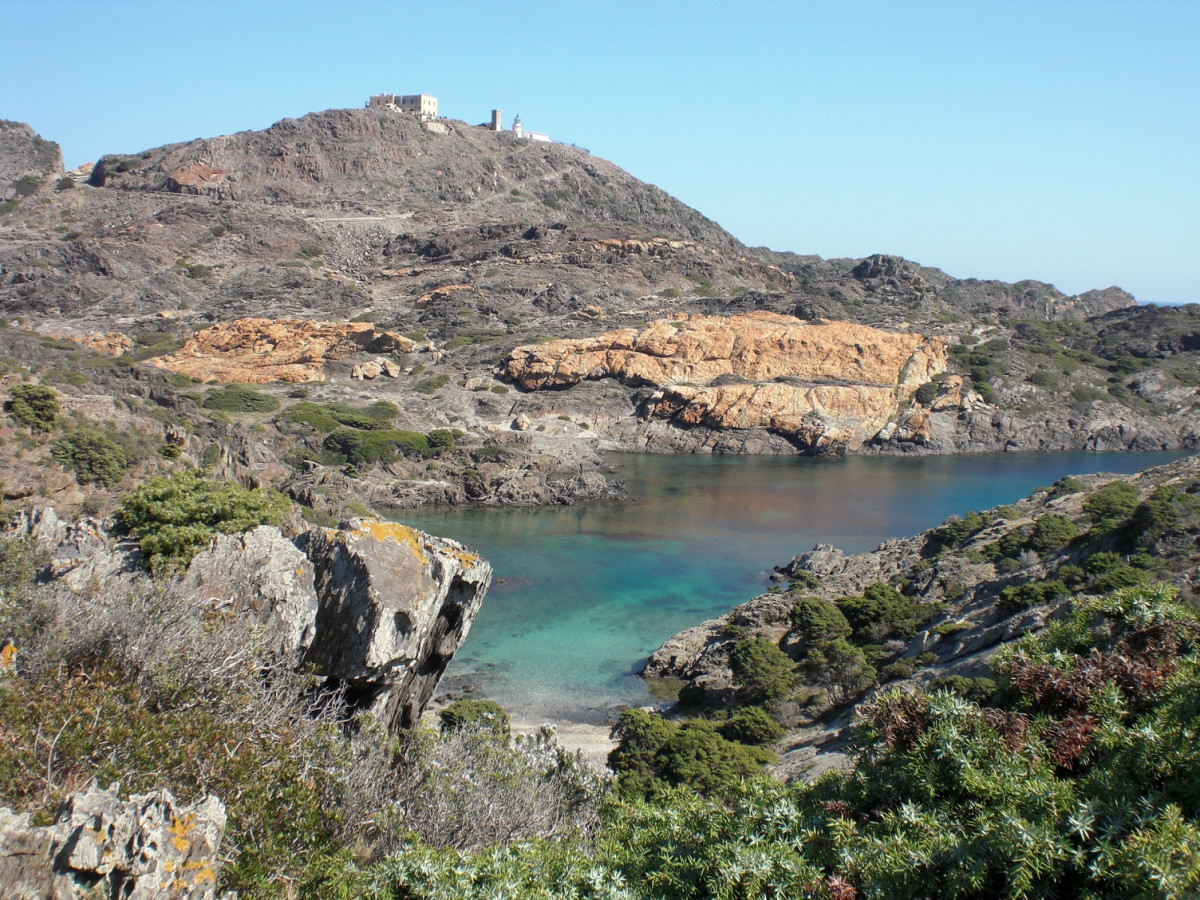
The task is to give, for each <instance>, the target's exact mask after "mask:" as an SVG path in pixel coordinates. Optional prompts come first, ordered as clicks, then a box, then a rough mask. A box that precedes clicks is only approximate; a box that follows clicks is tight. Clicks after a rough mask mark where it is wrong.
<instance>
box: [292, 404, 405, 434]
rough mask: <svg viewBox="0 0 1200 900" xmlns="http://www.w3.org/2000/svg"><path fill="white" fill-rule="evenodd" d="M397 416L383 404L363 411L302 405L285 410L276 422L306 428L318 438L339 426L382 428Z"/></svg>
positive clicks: (326, 405) (393, 409)
mask: <svg viewBox="0 0 1200 900" xmlns="http://www.w3.org/2000/svg"><path fill="white" fill-rule="evenodd" d="M377 407H379V408H378V409H377ZM388 407H390V410H389V409H388ZM398 412H399V410H397V409H396V407H395V406H394V405H393V404H391V403H387V401H380V402H379V403H376V404H373V405H372V406H370V407H368V408H367V409H355V408H354V407H352V406H349V405H348V404H345V403H311V402H307V401H306V402H303V403H296V404H293V405H292V406H289V407H288V408H287V409H285V410H284V411H283V412H282V413H280V414H279V418H280V419H282V420H284V421H286V422H296V423H299V424H301V425H309V426H311V427H312V428H314V429H316V430H317V431H318V432H320V433H321V434H328V433H329V432H331V431H336V430H337V428H338V427H339V426H344V427H346V428H360V429H365V430H371V429H376V428H386V427H387V423H388V422H389V421H390V420H391V419H392V418H393V417H394V416H395V415H396V413H398Z"/></svg>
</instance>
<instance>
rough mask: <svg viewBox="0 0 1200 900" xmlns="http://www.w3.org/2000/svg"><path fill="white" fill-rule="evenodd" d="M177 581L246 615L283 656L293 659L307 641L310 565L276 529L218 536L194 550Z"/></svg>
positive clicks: (313, 597) (311, 609)
mask: <svg viewBox="0 0 1200 900" xmlns="http://www.w3.org/2000/svg"><path fill="white" fill-rule="evenodd" d="M182 583H183V586H184V587H185V588H188V589H190V590H191V591H193V592H194V593H196V594H197V595H198V596H199V597H200V598H201V599H203V600H204V601H205V602H206V603H207V604H208V605H210V606H212V607H214V608H226V609H233V610H234V611H236V612H239V613H244V614H247V615H249V616H250V617H251V618H253V619H254V620H255V621H256V622H258V623H259V624H260V625H262V626H263V628H264V629H265V630H266V633H267V636H268V640H269V641H270V642H271V643H272V644H273V645H274V646H276V647H277V648H278V649H280V650H281V651H283V652H284V653H285V654H287V655H289V656H290V655H295V656H296V658H297V659H299V658H300V657H301V656H303V654H304V651H306V650H307V649H308V647H309V645H310V644H311V643H312V637H313V632H314V630H315V627H316V617H317V592H316V590H315V588H314V587H313V567H312V563H310V562H309V561H308V557H306V556H305V555H304V554H303V553H301V552H300V550H299V549H297V547H296V545H295V544H294V543H292V542H291V541H289V540H288V539H287V538H285V537H284V536H283V535H282V534H281V533H280V531H279V529H278V528H275V527H273V526H270V525H260V526H258V527H257V528H254V529H251V530H250V531H246V532H243V533H242V534H218V535H217V536H216V537H215V538H213V541H212V543H211V544H209V546H208V547H207V548H206V549H204V550H202V551H201V552H200V553H198V554H196V557H195V559H193V560H192V563H191V565H190V566H189V567H188V570H187V574H185V575H184V577H183V579H182Z"/></svg>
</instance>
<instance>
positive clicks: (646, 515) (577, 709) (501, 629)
mask: <svg viewBox="0 0 1200 900" xmlns="http://www.w3.org/2000/svg"><path fill="white" fill-rule="evenodd" d="M1181 455H1182V454H1179V453H1050V454H997V455H970V456H943V457H921V458H912V459H903V458H863V457H853V458H848V459H837V460H824V459H822V460H816V459H806V458H795V457H787V458H779V457H765V458H764V457H705V456H653V455H647V456H642V455H618V456H614V457H613V462H614V465H615V466H616V467H617V473H616V477H618V478H622V479H624V480H625V481H626V482H627V484H628V486H629V489H630V491H631V493H632V494H633V495H634V496H637V497H639V498H641V499H639V500H638V501H637V502H632V503H623V504H590V505H579V506H567V507H540V508H535V509H513V508H507V509H506V508H471V509H461V508H460V509H447V510H424V509H423V510H414V511H412V512H411V513H410V512H407V511H406V512H404V513H402V514H400V515H398V516H397V518H399V519H400V520H401V521H403V522H405V523H406V524H410V525H414V526H416V527H418V528H421V529H423V530H425V531H428V532H431V533H433V534H439V535H444V536H446V537H451V538H454V539H455V540H458V541H461V542H462V543H464V544H466V545H467V546H468V547H470V548H471V549H473V550H475V551H477V552H478V553H481V554H482V555H483V556H484V557H485V558H486V559H487V560H488V561H489V562H491V564H492V566H493V569H494V570H495V580H494V582H493V585H492V588H491V590H490V591H489V592H488V595H487V598H486V599H485V600H484V603H483V608H482V609H481V610H480V613H479V616H478V618H477V619H476V621H475V624H474V626H473V627H472V629H471V633H470V635H469V636H468V638H467V641H466V643H465V644H464V645H463V647H462V649H461V650H460V651H459V653H458V655H457V656H456V657H455V659H454V662H453V663H452V664H451V666H450V670H449V671H448V672H447V678H446V681H445V682H444V683H443V687H444V688H449V689H455V688H461V687H462V686H463V685H464V684H470V685H472V686H473V687H474V690H475V694H474V696H479V697H490V698H492V699H494V700H497V701H499V702H500V703H502V704H504V706H505V707H506V708H507V709H508V710H509V711H510V712H511V713H512V714H513V715H514V716H515V717H516V718H518V719H520V720H525V721H578V722H603V721H608V720H609V719H610V718H611V715H612V711H613V709H614V707H617V706H620V705H624V704H646V703H649V702H651V698H650V696H649V694H648V693H647V691H646V688H645V686H644V685H643V684H642V682H641V680H640V679H638V678H637V677H636V676H634V674H633V673H634V671H635V670H636V669H637V668H638V667H639V666H640V664H641V663H642V661H643V660H644V659H645V658H646V656H648V655H649V654H650V653H652V652H653V651H654V650H655V649H656V648H657V647H658V646H659V644H661V643H662V641H663V640H665V639H666V638H668V637H670V636H671V635H672V634H675V633H676V632H678V631H681V630H682V629H684V628H687V627H688V626H691V625H696V624H698V623H700V622H702V621H704V620H705V619H711V618H713V617H715V616H718V615H721V614H722V613H725V612H727V611H728V610H729V609H731V608H732V607H734V606H736V605H737V604H739V603H742V602H744V601H745V600H748V599H750V598H751V597H754V596H756V595H758V594H760V593H762V592H763V591H764V590H765V589H766V587H767V586H768V578H769V576H770V574H771V572H772V570H773V567H774V566H777V565H781V564H783V563H786V562H787V561H788V560H790V559H791V558H792V557H793V556H795V555H796V554H797V553H801V552H803V551H805V550H809V549H811V548H812V546H813V545H814V544H816V543H824V544H833V545H834V546H836V547H840V548H841V549H842V550H845V551H846V552H847V553H852V552H858V551H862V550H869V549H872V548H874V547H876V546H877V545H878V544H879V543H880V542H881V541H884V540H886V539H888V538H891V537H904V536H907V535H910V534H913V533H915V532H918V531H921V530H923V529H925V528H930V527H932V526H934V525H936V524H938V523H939V522H941V521H942V520H943V519H945V518H946V517H947V516H950V515H953V514H960V513H962V512H965V511H966V510H968V509H985V508H987V507H990V506H995V505H997V504H1001V503H1008V502H1012V501H1014V500H1017V499H1019V498H1021V497H1024V496H1026V495H1027V494H1028V493H1029V492H1030V491H1031V490H1033V489H1034V488H1036V487H1038V486H1041V485H1048V484H1050V483H1052V482H1053V481H1055V480H1056V479H1058V478H1061V477H1063V476H1064V475H1070V474H1081V473H1089V472H1101V471H1108V472H1121V473H1129V472H1136V471H1138V470H1139V469H1143V468H1146V467H1147V466H1151V465H1159V464H1161V463H1164V462H1168V461H1170V460H1172V459H1176V458H1178V457H1179V456H1181Z"/></svg>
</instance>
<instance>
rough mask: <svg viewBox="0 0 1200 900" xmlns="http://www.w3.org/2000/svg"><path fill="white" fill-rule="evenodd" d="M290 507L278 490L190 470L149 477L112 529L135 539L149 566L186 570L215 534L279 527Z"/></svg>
mask: <svg viewBox="0 0 1200 900" xmlns="http://www.w3.org/2000/svg"><path fill="white" fill-rule="evenodd" d="M291 505H292V504H291V501H290V500H288V498H287V497H285V496H283V495H282V494H280V493H277V492H276V491H265V490H262V489H257V488H256V489H254V490H248V489H246V488H243V487H240V486H238V485H236V484H232V483H230V482H223V481H213V480H211V479H208V478H203V477H201V476H200V475H199V474H198V473H196V472H195V471H192V470H188V471H184V472H179V473H176V474H174V475H171V476H169V477H166V478H151V479H149V480H148V481H147V482H146V483H145V484H143V485H141V486H140V487H139V488H138V489H137V490H135V491H133V492H132V493H130V494H127V495H126V496H125V497H123V498H122V499H121V506H120V509H118V510H117V513H116V517H115V525H114V532H115V533H116V534H118V535H125V536H129V537H132V538H134V539H135V540H137V542H138V546H139V547H140V548H141V550H142V555H143V561H144V563H145V565H146V567H147V568H148V569H149V570H150V571H151V572H152V573H155V574H159V573H162V572H169V571H175V570H178V569H183V568H186V567H187V565H188V563H190V562H191V561H192V557H193V556H195V555H196V554H197V553H198V552H199V551H200V550H201V549H203V548H204V546H205V545H206V544H208V542H209V541H210V540H211V539H212V536H213V535H214V534H216V533H217V532H220V533H221V534H237V533H239V532H242V531H248V530H250V529H251V528H255V527H256V526H258V525H278V524H279V522H280V521H281V520H282V519H283V517H284V516H285V515H286V514H287V512H288V510H289V509H290V508H291Z"/></svg>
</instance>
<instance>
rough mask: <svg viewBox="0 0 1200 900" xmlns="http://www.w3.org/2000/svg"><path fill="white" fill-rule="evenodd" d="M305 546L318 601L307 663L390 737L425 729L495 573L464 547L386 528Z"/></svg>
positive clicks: (321, 536)
mask: <svg viewBox="0 0 1200 900" xmlns="http://www.w3.org/2000/svg"><path fill="white" fill-rule="evenodd" d="M299 543H300V545H301V547H302V549H303V550H304V551H305V552H306V554H307V555H308V558H309V559H310V560H311V561H312V564H313V567H314V570H315V586H316V591H317V596H318V609H317V617H316V633H315V636H314V638H313V643H312V646H311V647H310V648H309V651H308V654H307V657H306V659H307V661H308V662H309V663H311V664H312V665H313V666H314V667H315V668H316V670H317V671H318V672H321V673H322V674H324V675H327V676H329V677H331V678H334V679H336V680H338V681H340V682H342V683H344V684H345V685H346V687H347V689H348V692H349V694H350V696H351V699H352V701H354V702H357V703H359V704H360V705H370V706H371V707H372V708H373V709H375V710H376V712H377V714H378V715H379V716H380V718H382V719H383V720H384V721H385V722H386V723H387V725H388V727H389V728H390V729H396V728H401V727H408V726H411V725H414V724H416V721H417V720H418V719H419V718H420V715H421V712H422V710H423V709H424V708H425V704H426V703H427V702H428V701H429V698H430V697H432V696H433V692H434V690H435V689H436V687H437V683H438V681H439V680H440V679H441V676H442V673H443V672H445V670H446V666H447V665H448V664H449V662H450V660H451V658H452V657H453V656H454V653H455V652H456V651H457V650H458V648H459V647H460V646H461V645H462V642H463V640H464V639H465V638H466V636H467V632H468V630H469V629H470V627H471V622H472V621H473V620H474V618H475V614H476V612H478V610H479V606H480V604H481V603H482V602H483V595H484V593H485V592H486V591H487V588H488V585H489V584H490V582H491V577H492V569H491V566H490V565H488V563H487V562H485V561H484V560H482V559H480V558H479V557H477V556H475V555H473V554H471V553H469V552H468V551H467V550H466V549H465V548H464V547H462V546H461V545H460V544H457V543H455V542H454V541H449V540H444V539H442V538H436V537H431V536H430V535H427V534H424V533H422V532H420V531H415V530H413V529H411V528H407V527H405V526H404V525H399V524H396V523H392V522H382V521H378V520H369V519H352V520H351V521H350V522H349V524H348V525H347V527H346V528H345V529H329V530H322V529H315V530H313V531H310V532H308V533H307V534H306V535H303V536H302V537H301V538H300V540H299Z"/></svg>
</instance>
